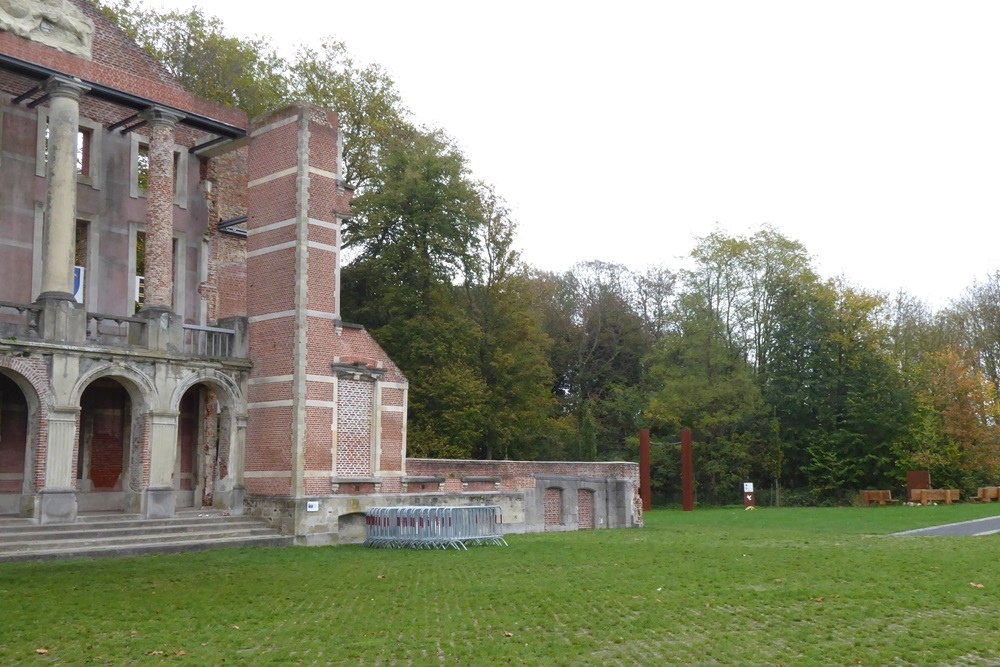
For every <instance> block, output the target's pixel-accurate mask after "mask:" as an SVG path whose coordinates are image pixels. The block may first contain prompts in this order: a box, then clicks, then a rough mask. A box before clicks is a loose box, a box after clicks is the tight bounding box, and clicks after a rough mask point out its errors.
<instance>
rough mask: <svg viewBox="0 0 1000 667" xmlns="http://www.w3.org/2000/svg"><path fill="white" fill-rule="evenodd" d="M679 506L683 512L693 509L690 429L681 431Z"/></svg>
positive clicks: (692, 466)
mask: <svg viewBox="0 0 1000 667" xmlns="http://www.w3.org/2000/svg"><path fill="white" fill-rule="evenodd" d="M681 489H682V499H681V506H682V507H683V509H684V511H685V512H690V511H692V510H693V509H694V465H693V464H692V462H691V429H689V428H686V429H684V430H683V431H681Z"/></svg>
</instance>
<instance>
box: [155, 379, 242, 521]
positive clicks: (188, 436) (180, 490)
mask: <svg viewBox="0 0 1000 667" xmlns="http://www.w3.org/2000/svg"><path fill="white" fill-rule="evenodd" d="M199 386H201V387H202V388H203V389H201V390H199V389H198V388H199ZM193 391H194V392H198V393H197V394H193V395H192V392H193ZM169 407H170V411H171V412H172V413H175V414H177V416H178V428H177V455H176V457H175V464H174V476H173V479H174V490H175V492H176V493H177V506H178V507H188V506H193V507H201V506H216V507H222V508H226V509H230V510H233V509H239V507H237V506H240V507H241V506H242V500H241V499H239V498H236V496H235V495H234V491H235V489H236V488H237V487H239V486H241V484H242V478H241V475H242V470H241V467H242V466H241V463H240V461H242V449H243V438H242V435H241V429H240V427H239V423H240V418H242V419H243V420H244V422H245V419H246V404H245V400H244V398H243V392H242V390H241V389H240V387H239V385H238V384H237V382H236V381H235V380H234V379H233V378H232V377H230V376H229V375H228V374H226V373H224V372H222V371H219V370H217V369H211V368H205V369H199V370H197V371H194V372H190V373H186V374H185V375H184V376H183V377H182V378H181V379H180V380H179V381H178V383H177V384H176V386H175V387H174V389H173V392H172V394H171V396H170V406H169Z"/></svg>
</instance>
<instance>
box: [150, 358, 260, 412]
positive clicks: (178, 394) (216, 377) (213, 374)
mask: <svg viewBox="0 0 1000 667" xmlns="http://www.w3.org/2000/svg"><path fill="white" fill-rule="evenodd" d="M196 384H207V385H209V386H210V387H212V388H213V389H216V390H220V391H221V392H222V394H223V395H224V396H225V397H226V403H228V404H229V406H230V409H232V410H233V412H234V413H235V414H237V415H245V414H246V405H245V404H244V402H243V391H242V390H241V389H240V386H239V385H238V384H237V383H236V381H235V380H233V379H232V378H231V377H229V376H228V375H227V374H225V373H223V372H221V371H219V370H216V369H214V368H202V369H199V370H198V371H197V372H194V373H190V374H188V375H186V376H185V377H184V378H183V379H182V380H181V381H180V382H178V383H177V386H176V387H175V388H174V391H173V394H171V396H170V406H169V410H170V411H171V412H177V411H178V410H180V405H181V399H182V398H183V397H184V394H185V393H187V390H188V389H190V388H191V387H193V386H195V385H196Z"/></svg>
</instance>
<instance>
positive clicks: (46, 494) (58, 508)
mask: <svg viewBox="0 0 1000 667" xmlns="http://www.w3.org/2000/svg"><path fill="white" fill-rule="evenodd" d="M38 502H39V509H40V512H39V516H38V520H39V522H40V523H72V522H73V521H75V520H76V492H75V491H42V492H41V493H40V494H38Z"/></svg>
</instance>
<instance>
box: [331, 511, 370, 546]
mask: <svg viewBox="0 0 1000 667" xmlns="http://www.w3.org/2000/svg"><path fill="white" fill-rule="evenodd" d="M364 541H365V513H364V512H351V513H349V514H341V515H340V516H339V517H338V518H337V542H338V544H361V543H362V542H364Z"/></svg>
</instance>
